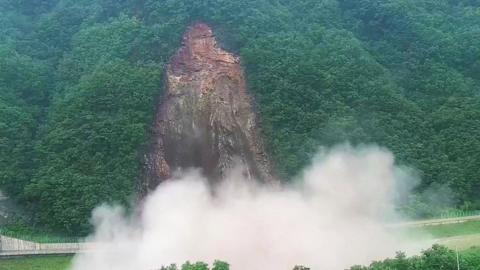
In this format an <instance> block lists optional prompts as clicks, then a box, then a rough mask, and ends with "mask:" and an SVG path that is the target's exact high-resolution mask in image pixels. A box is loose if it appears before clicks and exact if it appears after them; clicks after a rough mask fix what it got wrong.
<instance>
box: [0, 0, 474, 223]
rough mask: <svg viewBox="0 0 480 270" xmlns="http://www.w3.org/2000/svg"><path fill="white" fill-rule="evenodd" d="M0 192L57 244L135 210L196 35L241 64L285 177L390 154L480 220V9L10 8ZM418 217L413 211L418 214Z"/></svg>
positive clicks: (365, 4)
mask: <svg viewBox="0 0 480 270" xmlns="http://www.w3.org/2000/svg"><path fill="white" fill-rule="evenodd" d="M0 15H1V16H0V24H1V25H2V27H1V28H0V112H1V113H0V188H1V189H2V190H4V191H6V192H7V193H8V194H9V195H10V196H11V197H12V198H14V199H16V200H18V201H19V202H21V203H22V204H23V205H26V206H27V207H28V208H29V209H30V210H31V213H32V214H33V215H34V217H35V220H37V221H38V222H39V224H42V225H43V226H46V227H48V228H50V229H54V230H63V231H83V232H86V231H88V230H89V225H88V218H89V215H90V212H91V210H92V209H93V207H95V206H96V205H98V204H100V203H102V202H117V203H124V204H128V202H129V201H130V200H131V198H132V197H133V196H134V193H135V185H136V179H137V178H138V177H139V175H140V173H141V166H142V162H143V153H144V149H145V147H146V146H147V145H148V140H149V134H150V133H149V127H150V124H151V121H152V119H153V114H154V110H155V104H156V102H157V101H158V99H159V98H161V97H162V87H163V84H162V73H163V72H164V69H165V65H166V63H167V62H168V59H169V58H170V57H171V56H172V55H173V53H174V52H175V51H176V50H177V48H178V47H179V46H180V42H181V36H182V34H183V32H184V31H185V28H186V27H187V26H188V25H190V24H191V23H193V22H196V21H204V22H206V23H209V24H211V25H212V26H213V27H214V29H215V31H216V34H217V36H218V38H219V39H220V41H221V43H222V46H223V47H225V48H227V49H229V50H231V51H234V52H236V53H238V54H239V55H240V56H241V57H242V59H243V64H244V66H245V70H246V74H247V81H248V84H249V89H250V91H251V92H252V94H253V95H254V97H255V100H256V106H257V108H258V111H259V113H260V119H261V122H262V132H263V134H264V136H265V140H266V142H267V145H268V150H269V153H270V154H271V155H272V157H273V159H274V161H275V163H276V168H277V170H278V171H279V174H280V175H281V176H282V177H283V178H284V179H288V178H290V177H291V176H294V175H296V174H297V173H299V171H300V170H301V169H302V167H304V166H305V165H306V164H307V163H308V162H309V159H310V158H311V156H312V155H313V154H314V153H315V152H316V151H317V149H318V147H320V146H331V145H334V144H337V143H343V142H345V141H349V142H351V143H352V144H361V143H374V144H378V145H380V146H383V147H386V148H388V149H390V150H391V151H392V152H393V153H394V154H395V156H396V157H397V163H398V164H401V165H406V166H409V167H411V168H414V169H415V170H416V171H417V172H418V174H419V176H420V177H421V179H422V181H421V185H420V186H419V187H418V188H417V190H416V191H415V192H416V198H415V199H414V200H413V201H415V202H417V203H418V204H422V203H425V202H426V203H428V201H426V200H427V199H424V197H427V196H423V195H422V194H424V193H425V192H426V191H428V189H429V188H430V187H431V186H432V185H442V186H445V187H448V189H449V190H450V191H451V194H452V198H453V203H454V206H457V207H464V208H466V209H467V208H468V209H478V208H480V202H479V200H480V199H479V196H478V194H480V179H479V178H478V177H479V175H480V137H479V136H478V134H480V4H479V2H478V1H471V0H436V1H431V0H366V1H357V0H321V1H319V0H297V1H284V0H274V1H271V0H236V1H219V0H188V1H187V0H168V1H157V0H122V1H113V0H80V1H79V0H76V1H74V0H42V1H33V0H22V1H13V0H6V1H1V2H0ZM413 208H415V206H413Z"/></svg>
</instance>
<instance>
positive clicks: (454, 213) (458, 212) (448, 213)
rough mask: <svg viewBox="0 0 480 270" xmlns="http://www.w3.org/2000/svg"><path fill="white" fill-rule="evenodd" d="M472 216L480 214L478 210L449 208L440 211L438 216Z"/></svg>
mask: <svg viewBox="0 0 480 270" xmlns="http://www.w3.org/2000/svg"><path fill="white" fill-rule="evenodd" d="M473 216H480V211H462V210H449V211H445V212H443V213H441V214H440V217H439V218H460V217H473Z"/></svg>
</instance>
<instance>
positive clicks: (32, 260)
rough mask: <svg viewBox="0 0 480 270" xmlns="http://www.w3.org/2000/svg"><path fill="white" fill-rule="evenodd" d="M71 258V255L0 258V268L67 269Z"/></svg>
mask: <svg viewBox="0 0 480 270" xmlns="http://www.w3.org/2000/svg"><path fill="white" fill-rule="evenodd" d="M72 258H73V257H72V256H42V257H21V258H19V257H15V258H8V259H0V270H67V269H68V268H69V266H70V263H71V261H72Z"/></svg>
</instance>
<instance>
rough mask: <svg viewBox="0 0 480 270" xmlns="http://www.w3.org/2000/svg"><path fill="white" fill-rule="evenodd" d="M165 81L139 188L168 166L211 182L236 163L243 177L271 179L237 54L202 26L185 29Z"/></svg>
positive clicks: (153, 182) (168, 171) (166, 173)
mask: <svg viewBox="0 0 480 270" xmlns="http://www.w3.org/2000/svg"><path fill="white" fill-rule="evenodd" d="M165 83H166V87H165V89H166V93H165V94H164V98H163V99H162V100H161V102H160V104H159V105H158V107H157V113H156V116H155V122H154V126H153V142H152V145H151V148H150V152H149V153H148V155H147V157H146V173H145V177H146V180H145V187H144V188H146V189H147V190H152V189H154V188H155V187H156V186H157V185H158V184H160V183H161V182H162V181H165V180H167V179H169V178H170V177H172V173H173V172H174V171H176V170H178V169H183V168H192V167H196V168H201V169H202V171H203V174H204V175H205V176H206V177H207V178H208V179H209V181H210V182H212V183H215V182H217V181H219V180H220V179H222V177H223V176H225V174H226V173H228V171H229V170H230V169H231V168H233V167H234V166H235V165H236V164H241V165H243V166H242V167H243V168H244V174H245V175H246V176H247V177H248V178H249V179H258V180H260V181H264V182H271V181H273V177H272V167H271V163H270V161H269V158H268V157H267V155H266V153H265V151H264V146H263V143H262V140H261V138H260V137H259V134H258V133H257V127H258V124H257V119H256V115H255V112H254V110H253V106H252V98H251V97H250V96H249V94H248V92H247V88H246V83H245V76H244V72H243V69H242V66H241V63H240V58H239V57H237V56H235V55H233V54H232V53H229V52H226V51H225V50H223V49H221V48H220V47H219V46H218V44H217V41H216V39H215V35H214V33H213V31H212V29H211V28H210V27H209V26H208V25H206V24H204V23H197V24H195V25H193V26H191V27H189V28H188V30H187V32H186V33H185V35H184V38H183V45H182V47H181V48H180V50H179V51H178V52H177V54H176V55H175V56H174V57H173V58H172V59H171V61H170V63H169V65H168V66H167V73H166V82H165Z"/></svg>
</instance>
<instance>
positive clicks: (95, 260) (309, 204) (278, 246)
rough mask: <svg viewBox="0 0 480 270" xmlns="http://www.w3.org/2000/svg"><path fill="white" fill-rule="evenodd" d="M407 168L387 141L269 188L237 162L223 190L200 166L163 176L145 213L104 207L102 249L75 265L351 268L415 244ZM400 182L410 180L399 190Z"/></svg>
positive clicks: (97, 238) (97, 215)
mask: <svg viewBox="0 0 480 270" xmlns="http://www.w3.org/2000/svg"><path fill="white" fill-rule="evenodd" d="M407 178H408V177H406V174H405V173H404V172H403V171H402V170H400V169H399V168H397V167H396V166H395V165H394V159H393V156H392V155H391V154H390V153H389V152H387V151H384V150H382V149H378V148H372V147H370V148H366V147H363V148H356V149H353V148H352V147H348V146H343V147H337V148H335V149H333V150H330V151H328V152H326V153H323V154H319V155H318V156H317V157H316V158H315V160H314V161H313V162H312V165H311V166H309V167H308V168H307V169H305V171H304V172H303V174H302V175H301V176H300V177H299V178H298V179H296V181H293V183H294V184H291V185H289V186H283V187H279V186H262V185H259V184H257V183H256V182H254V181H251V180H247V179H245V178H244V177H243V176H242V170H241V168H237V169H234V170H232V172H231V173H230V175H229V176H228V177H227V178H226V179H224V181H223V184H221V185H220V186H217V187H215V188H214V189H213V190H212V188H211V187H209V185H208V184H207V180H206V179H205V178H204V177H202V175H201V174H200V172H198V171H195V170H191V171H187V172H182V173H180V174H178V175H177V176H176V179H175V180H173V181H168V182H165V183H163V184H162V185H161V186H159V187H158V188H157V190H156V191H155V192H153V193H152V194H151V195H150V196H149V197H148V198H147V199H146V201H145V204H144V205H143V207H142V209H141V211H140V213H136V214H133V215H128V216H127V215H126V214H125V213H124V211H123V210H122V209H121V208H119V207H106V206H103V207H99V208H98V209H97V210H95V212H94V214H93V222H94V225H95V228H96V230H95V233H94V235H93V236H92V237H91V239H89V240H90V241H94V242H95V244H94V248H93V251H91V252H87V253H84V254H81V255H78V256H77V257H76V258H75V260H74V264H73V270H91V269H96V270H102V269H115V270H124V269H125V270H127V269H128V270H132V269H135V270H143V269H145V270H152V269H159V268H160V267H161V266H162V265H169V264H171V263H177V264H182V263H184V262H185V261H192V262H195V261H204V262H207V263H212V262H213V261H214V260H216V259H219V260H223V261H227V262H229V263H230V264H231V269H233V270H245V269H249V270H256V269H262V270H265V269H272V270H273V269H275V270H287V269H288V270H291V269H292V268H293V266H295V265H305V266H309V267H311V268H312V269H345V268H347V267H349V266H351V265H354V264H368V263H370V261H371V260H374V259H382V258H384V257H387V256H393V255H395V252H396V251H398V250H407V251H408V250H411V249H412V245H411V244H410V243H408V242H407V241H406V240H403V239H402V237H401V233H400V232H399V229H398V228H395V229H392V227H391V226H389V225H390V224H391V223H393V222H396V221H398V220H396V218H397V215H396V213H395V201H396V200H397V199H398V198H399V195H401V194H398V190H402V192H403V191H404V190H405V188H404V187H405V186H406V185H405V181H406V179H407ZM399 181H401V182H402V185H401V186H402V188H400V189H397V187H398V186H399Z"/></svg>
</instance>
